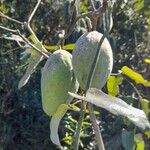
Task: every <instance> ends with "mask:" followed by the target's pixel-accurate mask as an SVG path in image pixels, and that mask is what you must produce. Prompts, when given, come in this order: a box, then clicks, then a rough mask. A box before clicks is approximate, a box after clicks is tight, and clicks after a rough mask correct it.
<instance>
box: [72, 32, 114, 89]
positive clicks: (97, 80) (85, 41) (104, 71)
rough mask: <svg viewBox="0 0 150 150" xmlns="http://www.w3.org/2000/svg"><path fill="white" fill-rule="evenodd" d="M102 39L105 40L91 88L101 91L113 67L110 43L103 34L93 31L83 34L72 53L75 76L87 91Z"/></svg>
mask: <svg viewBox="0 0 150 150" xmlns="http://www.w3.org/2000/svg"><path fill="white" fill-rule="evenodd" d="M102 38H104V40H103V42H102V45H101V48H100V55H99V58H98V61H97V65H96V69H95V72H94V75H93V80H92V83H91V86H90V87H91V88H97V89H101V88H102V87H103V86H104V85H105V83H106V80H107V78H108V76H109V75H110V73H111V71H112V67H113V54H112V49H111V46H110V43H109V41H108V40H107V38H106V37H104V35H103V34H101V33H99V32H97V31H92V32H88V33H85V34H83V35H82V36H81V37H80V38H79V39H78V40H77V42H76V44H75V48H74V50H73V53H72V64H73V69H74V73H75V76H76V78H77V80H78V82H79V85H80V87H81V88H82V89H83V90H86V86H87V80H88V75H89V73H90V69H91V66H92V64H93V61H94V59H95V55H96V52H97V49H98V46H99V43H100V40H101V39H102Z"/></svg>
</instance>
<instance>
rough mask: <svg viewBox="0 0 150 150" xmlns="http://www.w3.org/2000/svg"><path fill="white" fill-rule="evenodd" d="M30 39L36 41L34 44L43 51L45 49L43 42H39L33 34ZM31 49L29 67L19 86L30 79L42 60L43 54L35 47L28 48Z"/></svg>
mask: <svg viewBox="0 0 150 150" xmlns="http://www.w3.org/2000/svg"><path fill="white" fill-rule="evenodd" d="M29 39H30V40H31V41H32V42H34V45H35V46H36V47H37V48H39V49H40V50H41V51H45V50H44V49H43V45H42V43H41V42H38V41H37V40H36V39H35V38H34V36H33V35H31V36H29ZM28 49H29V50H30V58H29V60H28V67H27V70H26V72H25V74H24V76H23V77H22V78H21V79H20V81H19V85H18V88H19V89H20V88H21V87H23V86H24V85H25V84H26V83H27V82H28V81H29V79H30V76H31V75H32V73H33V72H34V71H35V69H36V67H37V66H38V64H39V63H40V62H41V61H42V59H43V56H42V55H41V54H39V53H38V52H37V51H35V50H34V49H33V48H28Z"/></svg>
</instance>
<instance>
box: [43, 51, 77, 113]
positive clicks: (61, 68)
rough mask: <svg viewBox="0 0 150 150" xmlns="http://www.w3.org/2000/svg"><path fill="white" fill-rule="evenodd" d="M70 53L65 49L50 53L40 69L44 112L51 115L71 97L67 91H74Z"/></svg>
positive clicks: (75, 87) (74, 83)
mask: <svg viewBox="0 0 150 150" xmlns="http://www.w3.org/2000/svg"><path fill="white" fill-rule="evenodd" d="M71 59H72V55H71V54H70V53H69V52H67V51H65V50H57V51H55V52H54V53H53V54H51V55H50V56H49V58H48V60H47V61H46V63H45V66H44V67H43V69H42V77H41V95H42V106H43V110H44V112H45V113H46V114H47V115H49V116H52V115H53V114H54V113H55V112H56V110H57V108H58V107H59V106H60V105H61V104H67V103H69V102H70V101H71V100H72V98H71V96H69V94H68V91H72V92H76V91H77V90H78V87H79V85H78V83H77V80H76V79H75V76H74V73H73V68H72V62H71Z"/></svg>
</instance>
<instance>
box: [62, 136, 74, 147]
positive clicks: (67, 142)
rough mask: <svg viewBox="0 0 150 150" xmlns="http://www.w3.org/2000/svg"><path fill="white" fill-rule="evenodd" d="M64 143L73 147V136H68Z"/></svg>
mask: <svg viewBox="0 0 150 150" xmlns="http://www.w3.org/2000/svg"><path fill="white" fill-rule="evenodd" d="M63 141H64V142H65V143H66V144H68V145H71V144H72V141H73V140H72V137H71V136H66V137H64V138H63Z"/></svg>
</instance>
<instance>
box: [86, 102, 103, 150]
mask: <svg viewBox="0 0 150 150" xmlns="http://www.w3.org/2000/svg"><path fill="white" fill-rule="evenodd" d="M88 110H89V112H90V120H91V122H92V125H93V128H94V131H95V140H96V142H97V145H98V148H99V150H105V147H104V143H103V139H102V135H101V131H100V129H99V126H98V125H97V122H96V116H95V115H94V109H93V104H90V103H88Z"/></svg>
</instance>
